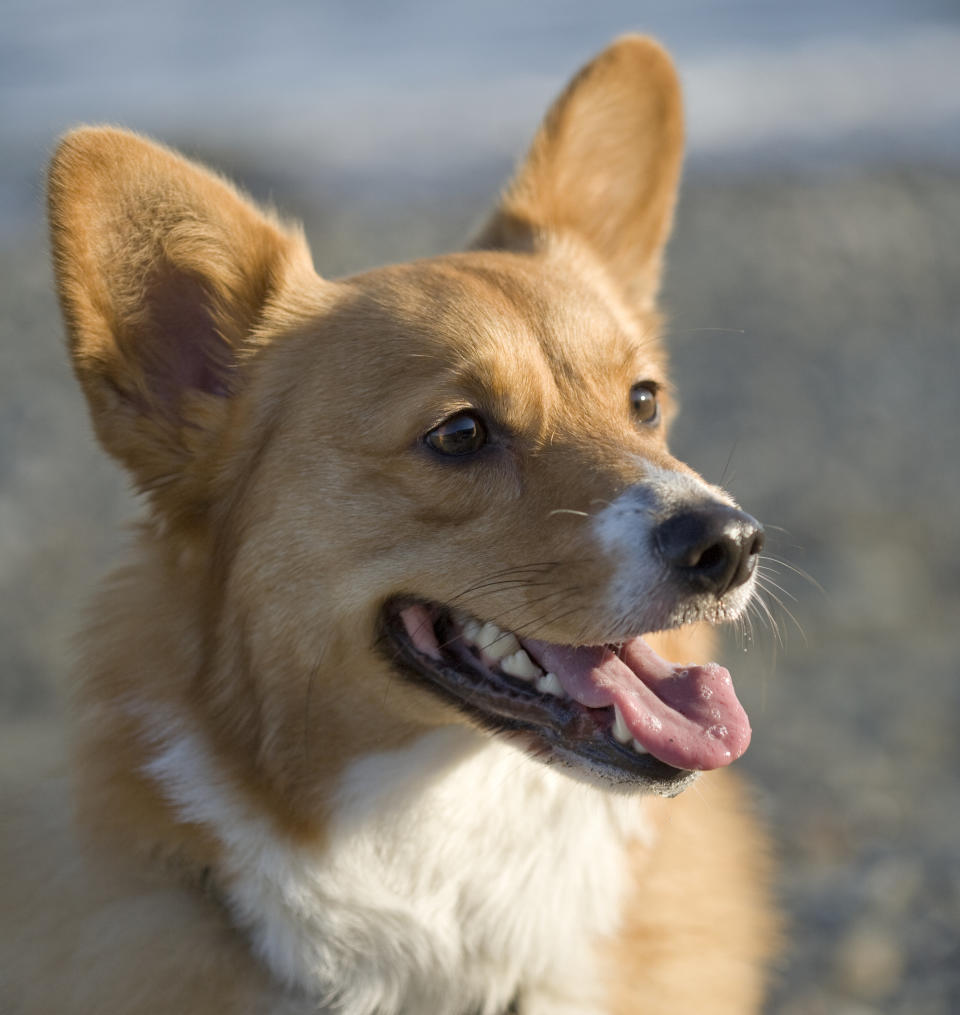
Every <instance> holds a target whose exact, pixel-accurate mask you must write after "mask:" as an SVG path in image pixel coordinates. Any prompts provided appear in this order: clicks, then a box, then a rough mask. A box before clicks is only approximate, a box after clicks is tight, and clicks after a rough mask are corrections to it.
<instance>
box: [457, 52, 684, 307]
mask: <svg viewBox="0 0 960 1015" xmlns="http://www.w3.org/2000/svg"><path fill="white" fill-rule="evenodd" d="M682 158H683V105H682V97H681V93H680V84H679V81H678V79H677V75H676V71H675V70H674V67H673V64H672V63H671V61H670V58H669V56H668V55H667V54H666V52H665V51H664V50H663V49H662V48H661V47H660V46H659V45H658V44H657V43H656V42H654V41H653V40H652V39H648V38H645V37H643V36H638V35H626V36H623V37H622V38H620V39H618V40H617V41H616V42H614V43H613V44H612V45H611V46H610V47H608V48H607V49H606V50H604V51H603V52H602V53H601V54H600V55H599V56H597V57H596V58H595V59H594V60H592V61H591V62H590V63H589V64H587V66H586V67H584V68H583V69H582V70H581V71H580V72H579V73H578V74H577V75H576V77H574V79H573V80H572V81H571V82H570V84H569V85H568V86H567V88H566V90H565V91H564V92H563V93H562V94H561V96H560V97H559V98H558V99H557V101H556V102H555V103H554V104H553V106H552V107H551V109H550V110H549V112H548V113H547V116H546V118H545V119H544V121H543V124H542V125H541V127H540V129H539V131H538V132H537V134H536V136H535V138H534V140H533V144H532V145H531V147H530V150H529V152H528V153H527V156H526V159H525V160H524V161H523V163H522V164H521V166H520V169H519V170H518V171H517V173H516V175H515V176H514V178H513V180H512V181H511V183H510V184H509V185H508V186H507V188H506V190H505V191H504V193H503V195H502V197H501V199H500V203H499V206H498V208H497V209H496V211H495V212H494V214H493V216H492V218H491V219H490V221H489V222H488V223H487V225H486V226H485V227H484V229H483V231H482V232H481V234H480V236H479V237H478V238H477V240H476V241H475V243H474V244H473V245H474V247H479V248H500V249H513V250H535V249H537V248H538V247H539V246H541V245H542V244H543V242H544V240H545V238H546V237H547V236H549V235H550V234H557V233H571V232H572V233H575V234H577V235H578V236H579V237H580V238H581V239H584V240H586V241H587V242H588V243H589V244H590V246H591V247H592V248H593V250H594V252H595V253H597V254H598V255H600V257H601V258H602V259H603V261H604V262H605V263H606V265H607V268H608V270H609V271H610V273H611V275H612V276H613V277H614V278H615V279H616V281H617V282H619V284H620V286H621V287H622V289H623V290H624V292H625V293H626V295H627V296H628V298H629V299H630V301H631V303H633V304H634V305H635V306H637V307H639V308H640V309H649V308H650V307H652V304H653V301H654V299H655V297H656V293H657V289H658V287H659V281H660V269H661V262H662V256H663V248H664V246H665V244H666V241H667V237H668V235H669V232H670V226H671V224H672V221H673V209H674V204H675V201H676V192H677V185H678V183H679V179H680V168H681V163H682Z"/></svg>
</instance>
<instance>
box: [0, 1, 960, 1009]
mask: <svg viewBox="0 0 960 1015" xmlns="http://www.w3.org/2000/svg"><path fill="white" fill-rule="evenodd" d="M0 10H2V24H3V28H2V31H0V150H2V152H3V158H2V161H0V306H2V313H0V329H2V338H0V436H2V439H0V598H2V607H3V608H2V610H0V709H2V714H3V717H4V723H5V725H4V726H3V727H0V735H3V733H4V730H6V731H7V732H8V733H10V735H14V733H13V732H11V731H15V730H18V731H21V732H20V735H22V731H23V730H24V729H27V730H32V729H36V728H37V727H36V726H35V725H34V724H35V723H36V722H37V721H40V720H42V721H46V720H45V718H44V717H49V716H50V715H51V714H52V713H54V712H55V711H56V709H57V691H56V687H57V684H58V683H59V682H60V681H61V680H62V678H63V676H64V673H65V671H66V669H67V665H68V660H69V654H70V650H69V636H70V633H71V631H72V630H74V629H75V628H76V627H77V625H78V624H79V621H80V616H81V604H82V602H83V600H84V599H85V598H86V597H87V595H88V593H89V591H90V589H91V587H92V585H93V584H94V583H95V582H96V580H97V577H98V575H99V574H100V573H101V572H102V571H103V569H104V568H105V567H106V566H108V565H109V563H110V562H111V561H112V560H115V559H116V558H117V555H118V553H119V551H120V550H121V548H122V545H123V539H124V537H123V522H124V521H125V520H128V519H130V518H131V517H132V516H133V515H134V514H135V512H136V509H137V506H136V504H135V503H134V501H133V499H132V498H131V496H130V495H129V492H128V490H127V487H126V484H125V481H124V479H123V477H122V476H121V475H120V474H119V472H118V471H117V470H116V469H115V468H114V467H113V466H112V465H111V464H110V463H109V462H108V461H107V460H106V458H105V457H104V456H103V455H102V454H101V453H100V452H99V451H98V450H97V449H96V447H95V445H94V442H93V438H92V436H91V433H90V428H89V425H88V422H87V418H86V414H85V409H84V406H83V404H82V401H81V398H80V395H79V392H78V390H77V389H76V387H75V385H74V383H73V381H72V379H71V377H70V374H69V370H68V368H67V365H66V360H65V356H64V354H63V351H62V345H61V326H60V322H59V319H58V314H57V310H56V306H55V302H54V298H53V295H52V288H51V279H50V273H49V269H48V265H47V252H46V248H45V233H44V230H45V227H44V221H43V175H42V174H43V167H44V163H45V161H46V159H47V157H48V155H49V153H50V151H51V148H52V145H53V143H54V139H55V138H56V136H57V134H58V133H59V132H61V131H62V130H64V129H66V128H67V127H69V126H70V125H72V124H74V123H76V122H78V121H88V122H90V121H94V122H103V121H107V122H113V123H120V124H124V125H126V126H129V127H132V128H135V129H137V130H139V131H143V132H146V133H149V134H153V135H155V136H157V137H159V138H161V139H162V140H164V141H166V142H168V143H170V144H172V145H174V146H176V147H179V148H182V149H183V150H185V151H186V152H188V153H189V154H191V155H194V156H196V157H198V158H201V159H203V160H205V161H208V162H210V163H212V164H213V165H215V166H217V167H219V168H221V169H223V170H226V171H227V172H228V173H229V174H230V175H232V176H233V177H234V178H235V179H237V180H238V181H239V182H240V183H241V184H242V185H244V186H245V187H246V188H247V189H249V190H250V191H251V192H252V193H253V194H254V195H255V196H257V197H258V198H261V199H266V200H269V201H272V202H274V203H275V204H276V205H277V206H278V207H279V208H280V209H281V210H282V211H284V212H285V213H286V214H288V215H291V216H295V217H299V218H301V219H303V220H304V222H305V223H306V227H307V232H308V235H309V238H310V241H311V243H312V246H313V249H314V252H315V260H316V264H317V266H318V268H319V270H320V271H321V273H323V274H327V275H337V274H341V273H344V272H348V271H353V270H357V269H360V268H364V267H368V266H371V265H374V264H377V263H382V262H385V261H390V260H394V259H401V258H402V259H406V258H409V257H414V256H420V255H428V254H433V253H437V252H440V251H442V250H445V249H450V248H452V247H456V246H457V245H459V244H460V243H462V241H463V239H464V238H465V237H466V236H467V235H468V233H469V231H470V229H471V227H472V226H473V225H474V224H475V223H476V222H477V221H478V220H479V219H480V217H481V216H482V214H483V213H484V211H485V209H486V208H487V207H488V205H489V203H490V201H491V199H492V196H493V194H494V193H495V191H496V189H497V187H498V185H499V184H500V183H501V182H502V180H503V179H504V178H505V176H506V175H507V173H508V172H509V170H510V167H511V165H512V163H513V161H514V160H515V159H516V157H517V156H518V155H519V154H520V153H521V152H522V150H523V148H524V147H525V145H526V143H527V141H528V140H529V138H530V136H531V134H532V132H533V130H534V128H535V126H536V124H537V122H538V120H539V118H540V116H541V115H542V113H543V111H544V110H545V108H546V106H547V104H548V103H549V101H550V100H551V98H552V97H553V96H554V95H555V94H556V92H557V91H558V90H559V89H560V88H561V87H562V85H563V84H564V83H565V81H566V80H567V78H568V77H569V76H570V75H571V74H572V72H573V71H574V70H575V69H576V68H577V67H578V66H579V65H580V64H581V63H582V62H584V61H585V60H586V59H587V58H589V57H590V56H591V55H592V54H593V53H594V52H596V51H597V50H599V49H600V48H602V47H603V46H604V45H605V44H606V43H607V42H608V41H609V40H610V39H611V38H612V37H613V36H615V35H617V34H618V33H620V32H623V31H626V30H640V31H645V32H649V33H652V34H654V35H656V36H658V37H659V38H660V39H661V40H663V41H664V42H665V43H666V44H667V46H668V47H669V49H670V50H671V51H672V52H673V54H674V56H675V58H676V60H677V62H678V64H679V67H680V72H681V75H682V78H683V80H684V85H685V89H686V95H687V101H688V110H689V120H688V128H689V147H690V155H689V159H688V164H687V173H686V177H685V181H684V187H683V193H682V197H681V202H680V209H679V213H678V219H677V227H676V233H675V236H674V239H673V242H672V245H671V250H670V264H669V270H668V274H667V279H666V285H665V293H664V300H665V304H666V306H667V308H668V310H669V313H670V325H669V334H670V341H671V343H672V347H673V350H674V362H675V375H676V380H677V382H678V385H679V388H680V391H681V395H682V399H683V405H684V410H683V414H682V416H681V419H680V421H679V422H678V424H677V426H676V428H675V430H674V434H673V446H674V450H675V451H676V452H677V453H678V454H679V455H680V456H681V457H684V458H686V459H687V460H689V461H690V462H691V463H692V464H693V465H694V466H695V467H696V468H698V469H699V470H700V471H701V472H702V473H703V474H704V475H705V476H706V477H707V478H709V479H710V480H713V481H719V480H721V478H722V480H723V482H724V483H725V484H726V485H727V486H728V487H730V488H731V489H732V490H733V491H734V493H735V494H736V496H737V497H738V499H739V500H740V501H741V502H742V503H743V504H744V505H745V506H746V507H747V508H748V509H749V510H750V511H751V512H752V513H754V514H756V515H757V516H759V517H760V518H761V519H763V520H764V521H765V522H767V523H768V524H769V525H770V527H771V529H770V532H771V538H770V544H769V548H770V552H771V555H772V559H771V561H770V562H769V567H770V569H771V570H770V573H768V574H767V576H766V578H767V580H768V581H769V583H770V584H769V589H768V593H767V597H766V598H767V602H768V604H769V607H770V610H771V613H772V615H773V617H774V618H775V621H776V624H775V626H772V625H769V624H766V623H763V622H757V623H756V624H755V625H754V632H753V636H752V637H741V638H739V639H738V638H736V637H734V636H731V637H730V639H729V644H728V646H727V661H728V662H729V663H730V664H731V668H732V669H733V670H734V675H735V678H736V680H737V684H738V688H739V690H740V695H741V698H742V699H743V701H744V703H745V704H746V705H747V706H748V709H749V710H750V712H751V714H752V717H753V724H754V729H755V735H754V742H753V746H752V747H751V749H750V751H749V753H748V754H747V756H746V758H745V759H744V761H743V762H742V763H741V764H740V768H741V771H746V773H747V774H748V775H749V777H750V779H751V780H752V782H753V784H754V786H755V787H756V793H757V800H758V807H759V808H760V809H761V811H762V812H763V814H764V815H765V817H766V819H767V821H768V823H769V824H770V826H771V827H772V829H773V832H774V836H775V839H776V843H777V850H778V853H779V857H780V877H779V882H778V890H779V892H780V894H781V897H782V900H783V904H784V907H785V909H786V910H787V912H788V913H789V915H790V920H791V922H792V944H791V947H790V948H789V950H788V952H787V954H786V956H785V958H784V960H783V962H782V965H781V969H780V970H779V973H778V977H777V980H776V983H775V987H774V991H773V996H772V998H771V1001H770V1003H769V1006H768V1011H769V1012H770V1013H778V1015H874V1013H881V1012H882V1013H903V1015H949V1013H956V1012H958V1011H960V778H958V762H960V667H958V649H960V636H958V628H960V609H958V608H960V577H958V576H960V538H958V516H960V511H958V504H960V462H958V458H960V455H958V450H957V446H958V442H960V409H958V390H957V389H958V386H960V244H958V238H960V6H958V4H957V2H956V0H876V2H868V0H860V2H857V0H846V2H845V0H832V2H831V0H807V2H806V3H803V4H795V3H786V2H778V0H646V2H644V0H633V2H629V3H628V2H621V0H591V2H590V3H582V2H574V0H560V2H549V3H548V2H546V0H527V2H525V3H522V4H521V3H517V2H515V0H509V2H508V0H490V2H486V3H483V4H472V5H464V4H457V3H438V2H436V0H401V2H397V3H381V2H375V0H353V2H348V0H340V2H324V3H321V2H307V0H300V2H296V0H274V2H272V3H271V4H249V3H246V2H239V0H229V2H228V0H211V2H207V3H203V4H197V3H195V2H194V0H166V2H165V3H164V4H144V3H141V2H138V0H129V2H128V3H126V4H123V5H120V4H116V3H114V2H106V0H86V2H84V3H67V2H66V0H4V2H3V4H2V8H0ZM805 575H809V576H810V577H809V578H807V577H804V576H805ZM36 743H37V744H38V745H39V744H40V743H41V740H37V741H36ZM37 749H39V747H38V748H37ZM682 1015H686V1013H682ZM697 1015H708V1013H697Z"/></svg>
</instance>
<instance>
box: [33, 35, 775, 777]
mask: <svg viewBox="0 0 960 1015" xmlns="http://www.w3.org/2000/svg"><path fill="white" fill-rule="evenodd" d="M681 153H682V114H681V103H680V96H679V89H678V85H677V82H676V78H675V75H674V72H673V69H672V67H671V65H670V63H669V60H668V59H667V57H666V56H665V54H664V53H663V51H662V50H661V49H659V47H657V46H656V45H655V44H653V43H651V42H650V41H649V40H645V39H641V38H636V37H627V38H624V39H622V40H620V41H618V42H617V43H616V44H614V45H613V46H612V47H611V48H610V49H608V50H607V51H606V52H604V53H603V54H602V55H601V56H600V57H598V58H597V59H596V60H594V61H593V62H592V63H591V64H590V65H589V66H588V67H586V68H585V69H584V70H583V71H582V72H581V73H580V74H579V75H578V76H577V77H576V78H575V79H574V81H573V82H572V83H571V85H570V86H569V88H568V89H567V90H566V92H564V94H563V95H562V96H561V97H560V99H559V100H558V101H557V103H556V104H555V105H554V107H553V108H552V109H551V111H550V112H549V114H548V116H547V118H546V120H545V122H544V124H543V126H542V127H541V129H540V131H539V133H538V134H537V136H536V139H535V141H534V143H533V146H532V148H531V150H530V153H529V155H528V157H527V159H526V161H525V162H524V163H523V165H522V166H521V168H520V169H519V171H518V173H517V175H516V177H515V179H514V180H513V182H512V183H511V184H510V186H509V187H508V188H507V190H506V191H505V193H504V195H503V197H502V199H501V201H500V204H499V206H498V208H497V210H496V211H495V213H494V214H493V216H492V218H491V219H490V220H489V222H488V224H487V225H486V226H485V228H484V229H483V230H482V232H481V234H480V236H479V238H478V239H477V240H476V241H475V243H474V244H473V246H472V247H471V249H470V250H468V251H466V252H464V253H459V254H454V255H452V256H447V257H442V258H437V259H434V260H428V261H421V262H415V263H412V264H407V265H400V266H395V267H388V268H383V269H379V270H376V271H371V272H369V273H366V274H363V275H360V276H357V277H353V278H348V279H346V280H342V281H327V280H324V279H321V278H319V277H318V276H317V275H316V274H315V272H314V270H313V268H312V265H311V262H310V257H309V254H308V252H307V250H306V247H305V245H304V242H303V240H302V238H301V237H300V235H299V234H298V233H297V232H295V231H293V230H291V229H289V228H287V227H285V226H283V225H282V224H281V223H280V222H279V221H277V220H276V219H275V218H273V217H272V216H270V215H267V214H264V213H262V212H261V211H259V210H257V209H255V208H254V207H253V206H252V205H251V204H250V203H249V202H247V201H246V200H245V199H244V198H242V197H241V196H240V195H238V194H237V192H236V191H234V190H233V189H232V188H231V187H230V186H229V185H227V184H225V183H224V182H223V181H221V180H220V179H218V178H216V177H215V176H213V175H212V174H210V173H208V172H207V171H205V170H203V169H201V168H199V167H197V166H195V165H193V164H190V163H188V162H186V161H184V160H183V159H181V158H180V157H178V156H176V155H174V154H173V153H171V152H169V151H167V150H165V149H163V148H160V147H158V146H156V145H154V144H152V143H150V142H147V141H145V140H142V139H140V138H138V137H136V136H133V135H131V134H128V133H125V132H122V131H117V130H113V129H102V128H97V129H82V130H79V131H77V132H75V133H73V134H71V135H69V136H68V137H67V138H66V139H65V140H64V141H63V142H62V144H61V147H60V149H59V151H58V153H57V155H56V157H55V160H54V164H53V169H52V175H51V188H50V205H51V220H52V229H53V246H54V254H55V263H56V268H57V278H58V284H59V290H60V296H61V301H62V305H63V309H64V314H65V317H66V320H67V324H68V331H69V335H70V343H71V350H72V355H73V359H74V365H75V369H76V372H77V374H78V377H79V379H80V381H81V383H82V385H83V387H84V390H85V392H86V395H87V398H88V400H89V403H90V407H91V410H92V414H93V419H94V423H95V427H96V430H97V433H98V436H99V437H100V440H101V441H102V442H103V444H104V445H105V447H106V448H107V450H108V451H110V452H111V453H112V454H113V455H114V456H115V457H117V458H118V459H119V460H120V461H121V462H122V463H123V464H124V465H125V466H126V467H127V468H128V469H129V471H130V472H131V473H132V475H133V477H134V478H135V480H136V482H137V483H138V485H139V486H140V487H141V488H142V489H143V490H144V491H146V493H147V494H148V496H149V499H150V502H151V510H152V516H153V519H154V522H153V525H152V527H151V528H150V530H149V535H148V537H147V538H148V541H150V542H151V544H152V545H153V547H154V549H155V550H156V549H157V548H159V550H158V551H157V552H159V553H160V555H161V557H162V559H163V561H164V563H163V568H162V570H163V574H164V577H163V581H165V582H166V583H167V587H168V591H169V589H170V588H174V589H175V588H178V587H180V588H182V590H183V609H184V610H186V611H190V612H191V616H192V620H191V624H192V629H193V630H194V631H195V638H196V641H197V646H198V647H197V650H196V654H195V661H196V665H195V667H194V672H191V673H189V674H183V673H179V674H176V675H172V676H171V680H172V681H173V682H174V683H177V685H178V686H182V687H183V688H184V691H183V693H184V694H187V693H188V694H189V697H190V700H191V701H192V702H194V704H195V705H196V707H197V708H198V709H199V710H200V711H201V712H202V713H203V714H204V716H205V721H206V722H207V723H208V725H209V727H210V729H211V730H212V731H214V734H215V736H216V738H217V742H218V743H219V744H220V745H221V746H222V747H223V749H224V750H225V751H228V752H230V753H231V754H232V756H233V757H234V758H235V759H240V760H238V762H237V763H238V764H244V765H249V766H252V767H254V768H255V769H256V770H257V773H258V775H259V776H260V778H261V780H262V781H264V782H266V783H269V784H272V785H279V786H281V787H283V789H284V791H285V792H286V793H287V795H288V796H289V795H296V793H298V792H300V791H303V790H305V789H308V788H310V787H313V786H315V785H316V784H317V782H318V780H319V781H322V778H321V776H322V774H323V773H326V774H327V775H331V774H336V773H337V772H339V771H340V770H341V769H342V766H343V764H344V763H345V762H346V761H348V760H349V759H350V758H352V757H357V756H360V755H362V754H366V753H369V752H370V751H374V750H377V749H380V748H386V747H390V746H394V745H397V744H399V743H402V742H405V741H407V740H409V739H410V738H412V737H414V736H416V735H417V734H418V733H420V732H422V731H423V730H424V729H425V728H426V727H430V726H436V725H439V724H445V723H451V722H465V723H467V724H470V725H473V726H480V727H482V728H485V729H487V730H490V731H492V732H493V733H494V734H502V735H506V736H510V737H512V738H515V739H516V740H517V741H518V742H520V743H522V744H523V745H525V746H526V747H527V748H529V749H530V750H532V751H534V752H535V753H537V754H539V755H540V756H542V757H543V758H544V759H546V760H559V761H562V762H564V763H566V764H567V765H569V766H571V767H572V768H574V769H575V770H577V771H579V772H581V773H586V774H587V775H589V776H590V777H592V778H597V777H600V778H604V779H607V780H611V781H613V782H617V783H625V784H630V785H636V786H640V787H647V788H652V789H655V790H657V791H660V792H672V791H675V790H676V789H677V788H679V786H681V785H682V784H683V783H684V782H685V781H686V780H687V778H688V771H689V770H695V769H705V768H713V767H717V766H719V765H723V764H726V763H727V762H729V761H731V760H733V759H734V758H735V757H737V756H738V755H739V754H740V753H742V751H743V750H744V749H745V748H746V745H747V742H748V740H749V725H748V723H747V720H746V717H745V715H744V714H743V711H742V709H741V708H740V706H739V704H738V703H737V701H736V698H735V696H734V694H733V691H732V688H731V685H730V679H729V675H728V674H727V673H726V671H725V670H723V669H721V668H720V667H718V666H716V665H714V664H707V665H704V666H696V665H688V666H686V667H684V668H683V669H681V668H679V667H677V666H674V665H672V664H669V663H667V662H665V661H664V660H663V659H662V658H660V657H659V656H658V655H656V653H654V651H653V650H652V649H651V648H650V647H649V646H648V644H647V643H646V642H644V641H643V640H642V637H641V636H643V635H644V634H647V633H650V632H655V631H660V630H664V629H668V628H673V627H677V626H680V625H684V624H689V623H694V622H697V621H709V622H716V621H721V620H726V619H730V618H734V617H736V616H738V615H739V614H740V613H741V612H742V611H743V610H744V608H745V605H746V603H747V601H748V599H749V597H750V595H751V592H752V586H753V582H754V577H753V572H754V565H755V563H756V560H757V554H758V552H759V549H760V544H761V540H762V534H761V530H760V528H759V526H758V524H757V523H756V522H755V521H754V520H753V519H752V518H750V517H749V516H748V515H745V514H744V513H742V512H741V511H739V510H738V509H737V507H736V506H735V505H734V504H733V502H732V501H731V500H730V498H729V497H728V496H727V495H726V494H724V493H723V492H722V491H720V490H719V489H717V488H716V487H713V486H709V485H708V484H706V483H705V482H704V481H703V480H701V479H700V478H698V477H697V476H696V475H695V474H694V473H693V472H692V471H691V470H690V469H689V468H688V467H686V466H684V465H682V464H681V463H680V462H678V461H676V460H675V459H674V458H672V457H671V455H670V453H669V452H668V450H667V446H666V440H665V430H666V424H667V421H668V420H669V418H670V415H671V412H672V397H671V389H670V385H669V382H668V380H667V376H666V373H665V357H664V353H663V351H662V349H661V345H660V339H659V331H658V328H659V322H658V319H657V316H656V312H655V308H654V299H655V296H656V291H657V287H658V282H659V274H660V263H661V255H662V250H663V246H664V243H665V241H666V238H667V234H668V231H669V227H670V223H671V219H672V213H673V205H674V199H675V192H676V187H677V182H678V177H679V172H680V164H681ZM148 619H149V618H145V620H148Z"/></svg>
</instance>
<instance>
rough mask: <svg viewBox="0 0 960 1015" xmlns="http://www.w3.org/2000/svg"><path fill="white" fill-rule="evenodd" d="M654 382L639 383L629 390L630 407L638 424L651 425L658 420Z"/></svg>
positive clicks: (655, 385) (658, 413)
mask: <svg viewBox="0 0 960 1015" xmlns="http://www.w3.org/2000/svg"><path fill="white" fill-rule="evenodd" d="M657 390H658V387H657V384H656V382H655V381H640V383H639V384H634V386H633V387H632V388H631V389H630V405H631V407H632V408H633V416H634V419H636V421H637V422H638V423H646V424H648V425H651V426H652V425H653V424H654V423H656V422H657V421H658V420H659V419H660V403H659V402H658V401H657Z"/></svg>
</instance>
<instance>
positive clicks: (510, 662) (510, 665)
mask: <svg viewBox="0 0 960 1015" xmlns="http://www.w3.org/2000/svg"><path fill="white" fill-rule="evenodd" d="M500 669H501V670H503V672H504V673H509V674H510V676H511V677H519V678H520V679H521V680H533V678H534V677H539V676H540V675H541V674H542V673H543V670H541V669H540V667H539V666H537V664H536V663H535V662H534V661H533V660H532V659H531V658H530V656H528V655H527V653H526V652H524V651H523V649H522V648H521V649H517V651H516V652H514V653H513V655H509V656H507V657H506V658H505V659H501V660H500Z"/></svg>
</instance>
